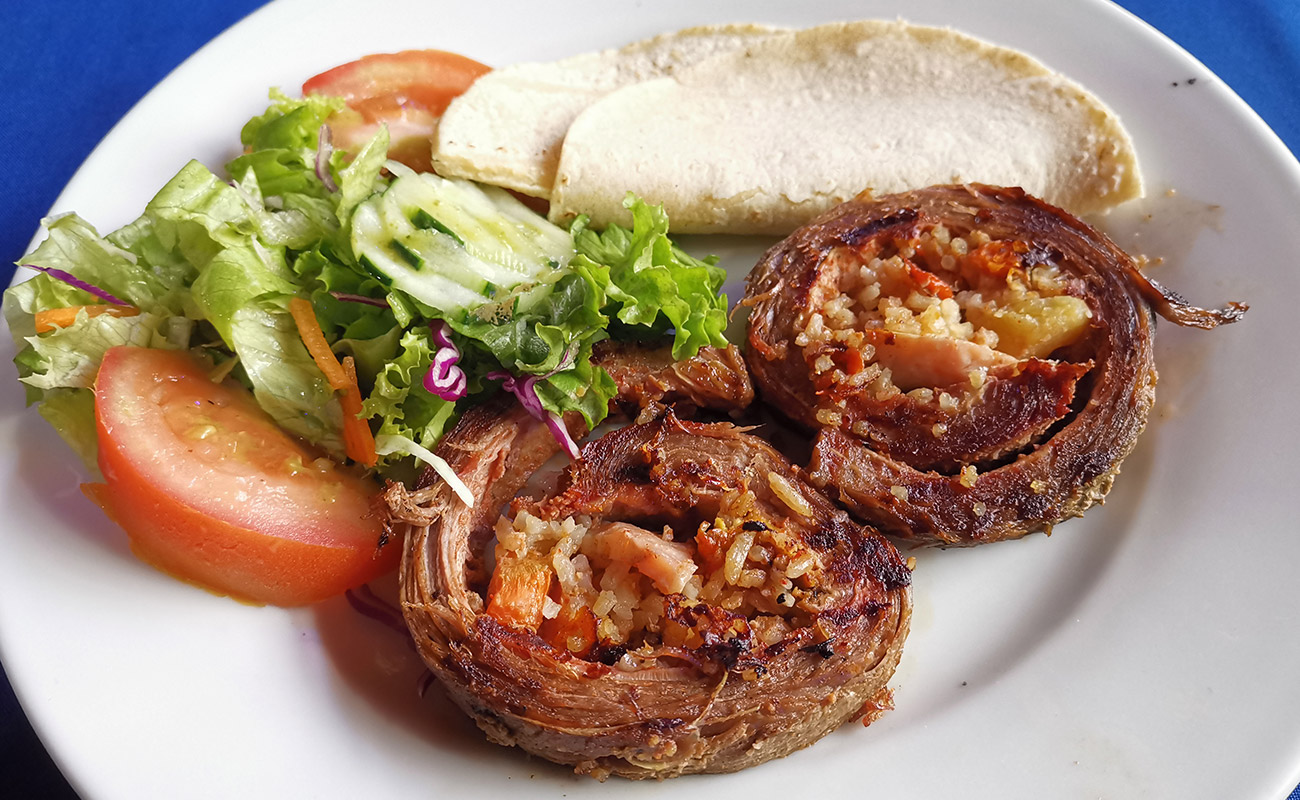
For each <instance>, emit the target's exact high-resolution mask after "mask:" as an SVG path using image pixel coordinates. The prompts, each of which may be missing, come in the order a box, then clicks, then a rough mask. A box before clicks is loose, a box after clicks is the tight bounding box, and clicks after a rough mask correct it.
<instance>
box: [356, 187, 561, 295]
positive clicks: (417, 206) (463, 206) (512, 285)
mask: <svg viewBox="0 0 1300 800" xmlns="http://www.w3.org/2000/svg"><path fill="white" fill-rule="evenodd" d="M351 226H352V229H351V239H352V248H353V252H354V253H355V254H356V256H357V259H358V261H360V262H361V264H362V266H363V267H364V268H365V269H367V270H368V271H370V272H371V273H372V274H376V275H378V276H382V280H383V281H384V282H385V283H386V284H387V285H390V286H392V287H393V288H396V289H400V290H402V291H404V292H406V293H407V294H409V295H411V296H412V297H414V298H416V299H417V300H419V301H420V302H422V303H425V304H427V305H429V306H432V307H433V308H436V309H438V310H439V311H441V312H443V313H445V314H448V315H452V314H456V313H458V312H468V311H472V310H473V309H475V308H477V307H478V306H480V305H483V304H485V303H491V302H496V300H494V298H500V297H501V296H503V295H504V294H505V293H508V292H510V291H512V290H514V289H516V288H517V287H521V286H525V285H531V284H533V283H537V282H541V283H546V282H548V279H550V278H552V277H553V276H554V272H555V270H557V269H563V268H564V267H565V266H567V264H568V263H569V259H570V258H572V256H573V239H572V237H571V236H570V235H569V233H568V232H567V231H565V230H564V229H562V228H559V227H557V226H555V225H552V224H551V223H549V222H547V221H546V219H545V218H544V217H541V216H539V215H538V214H536V213H534V212H533V211H532V210H531V209H529V208H528V207H527V206H525V205H524V204H523V203H521V202H520V201H519V200H517V199H516V198H515V197H514V196H513V195H511V194H510V193H509V192H507V191H505V190H504V189H499V188H496V187H492V186H479V185H478V184H475V183H472V182H470V181H465V180H459V179H447V178H441V177H439V176H437V175H431V174H423V173H422V174H416V173H411V172H404V173H402V174H400V175H399V176H398V177H396V178H395V179H394V180H393V182H392V183H391V184H390V185H389V187H388V189H387V190H385V191H384V192H383V193H382V194H378V195H375V196H374V197H371V198H369V199H367V200H366V201H364V202H363V203H361V204H360V205H359V206H357V209H356V211H355V213H354V214H353V217H352V223H351ZM525 288H526V286H525Z"/></svg>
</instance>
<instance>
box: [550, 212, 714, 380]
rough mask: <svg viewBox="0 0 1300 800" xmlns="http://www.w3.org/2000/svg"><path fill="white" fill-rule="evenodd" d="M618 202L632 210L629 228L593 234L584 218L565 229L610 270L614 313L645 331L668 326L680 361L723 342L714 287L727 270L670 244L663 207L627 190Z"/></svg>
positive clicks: (582, 250) (615, 227)
mask: <svg viewBox="0 0 1300 800" xmlns="http://www.w3.org/2000/svg"><path fill="white" fill-rule="evenodd" d="M623 206H624V207H625V208H627V209H628V210H629V211H631V212H632V229H631V230H628V229H626V228H623V227H621V226H619V225H610V226H609V227H608V228H606V229H605V230H604V231H602V232H599V233H598V232H596V231H594V230H592V229H591V228H590V227H589V220H588V219H587V218H586V217H584V216H580V217H578V218H577V219H576V220H574V221H573V224H572V226H571V227H570V232H571V233H572V234H573V242H574V245H575V246H576V247H577V249H578V253H579V255H580V257H582V258H584V259H586V260H588V261H589V262H591V263H595V264H604V265H606V266H608V268H609V281H610V283H609V290H608V292H609V298H610V300H611V301H613V303H614V305H615V310H614V311H613V315H614V316H615V317H616V318H617V319H618V320H619V321H621V322H623V323H625V324H627V325H629V326H640V327H641V328H643V329H648V330H656V329H660V328H662V327H664V325H665V324H667V325H670V326H671V327H672V328H673V329H674V331H675V333H674V337H673V358H676V359H679V360H680V359H683V358H690V357H691V356H693V355H695V354H696V353H698V352H699V350H700V348H701V347H705V346H707V345H715V346H725V345H726V344H727V338H726V336H725V335H724V333H723V332H724V331H725V330H726V327H727V297H726V295H720V294H718V290H719V289H720V288H722V283H723V281H724V280H726V277H727V273H726V271H725V270H724V269H722V268H721V267H719V266H717V259H716V258H714V257H710V258H708V259H705V260H700V259H697V258H694V257H692V256H691V255H690V254H688V253H686V252H685V251H684V250H682V249H681V248H680V247H678V246H677V245H675V244H673V242H672V240H671V239H669V238H668V215H667V214H666V213H665V212H664V210H663V207H662V206H652V205H650V204H648V203H646V202H645V201H644V200H642V199H641V198H639V197H637V196H636V195H634V194H631V193H628V195H627V197H626V198H625V199H624V201H623ZM634 335H635V334H634Z"/></svg>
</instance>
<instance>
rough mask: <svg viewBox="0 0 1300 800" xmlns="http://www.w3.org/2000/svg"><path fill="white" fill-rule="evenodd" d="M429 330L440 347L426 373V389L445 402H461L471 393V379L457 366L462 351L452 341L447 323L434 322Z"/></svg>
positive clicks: (430, 324)
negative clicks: (460, 400)
mask: <svg viewBox="0 0 1300 800" xmlns="http://www.w3.org/2000/svg"><path fill="white" fill-rule="evenodd" d="M429 329H430V330H431V331H432V332H433V341H434V343H435V344H437V345H438V350H437V351H436V352H435V353H434V354H433V363H432V364H430V365H429V371H428V372H426V373H424V388H425V389H428V390H429V393H430V394H434V395H437V396H438V397H440V398H442V399H443V400H459V399H461V398H462V397H464V396H465V395H466V394H467V393H468V392H469V379H468V378H467V377H466V376H465V370H463V369H461V368H460V367H459V366H458V365H457V362H459V361H460V350H459V349H458V348H457V347H456V343H455V342H453V341H452V340H451V333H450V331H449V330H448V328H447V323H445V322H443V321H442V320H440V319H439V320H434V321H433V322H431V323H429Z"/></svg>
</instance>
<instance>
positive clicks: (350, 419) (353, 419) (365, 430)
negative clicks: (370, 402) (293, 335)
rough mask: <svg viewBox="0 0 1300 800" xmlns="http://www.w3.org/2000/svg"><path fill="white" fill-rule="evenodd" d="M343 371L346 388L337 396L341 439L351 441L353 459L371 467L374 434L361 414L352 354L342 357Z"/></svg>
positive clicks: (358, 388) (376, 460) (373, 453)
mask: <svg viewBox="0 0 1300 800" xmlns="http://www.w3.org/2000/svg"><path fill="white" fill-rule="evenodd" d="M343 373H344V374H345V375H347V378H348V388H347V389H345V390H343V396H342V397H340V398H339V403H340V404H341V405H342V406H343V440H344V442H348V441H351V442H352V446H351V447H350V448H348V455H349V456H350V457H351V458H352V460H353V461H356V462H357V463H359V464H364V465H366V466H367V467H373V466H374V465H375V464H376V463H377V462H378V461H379V455H378V454H377V453H376V452H375V435H374V434H373V433H371V432H370V424H369V423H368V422H366V420H365V419H364V418H362V416H361V387H360V386H359V385H357V365H356V363H355V362H354V361H353V360H352V356H345V357H344V358H343Z"/></svg>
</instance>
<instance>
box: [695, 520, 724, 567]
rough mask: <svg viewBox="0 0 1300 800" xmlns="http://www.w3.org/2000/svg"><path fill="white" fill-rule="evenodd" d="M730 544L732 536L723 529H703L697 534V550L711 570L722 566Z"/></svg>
mask: <svg viewBox="0 0 1300 800" xmlns="http://www.w3.org/2000/svg"><path fill="white" fill-rule="evenodd" d="M730 544H731V536H730V535H729V534H728V533H727V532H726V531H725V530H723V529H722V528H715V527H708V528H703V529H702V530H700V531H699V532H698V533H696V534H695V550H696V552H698V553H699V554H700V558H702V559H703V560H704V564H705V566H707V567H709V568H710V569H716V568H717V567H720V566H722V561H723V559H725V558H726V556H727V547H728V546H730Z"/></svg>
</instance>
